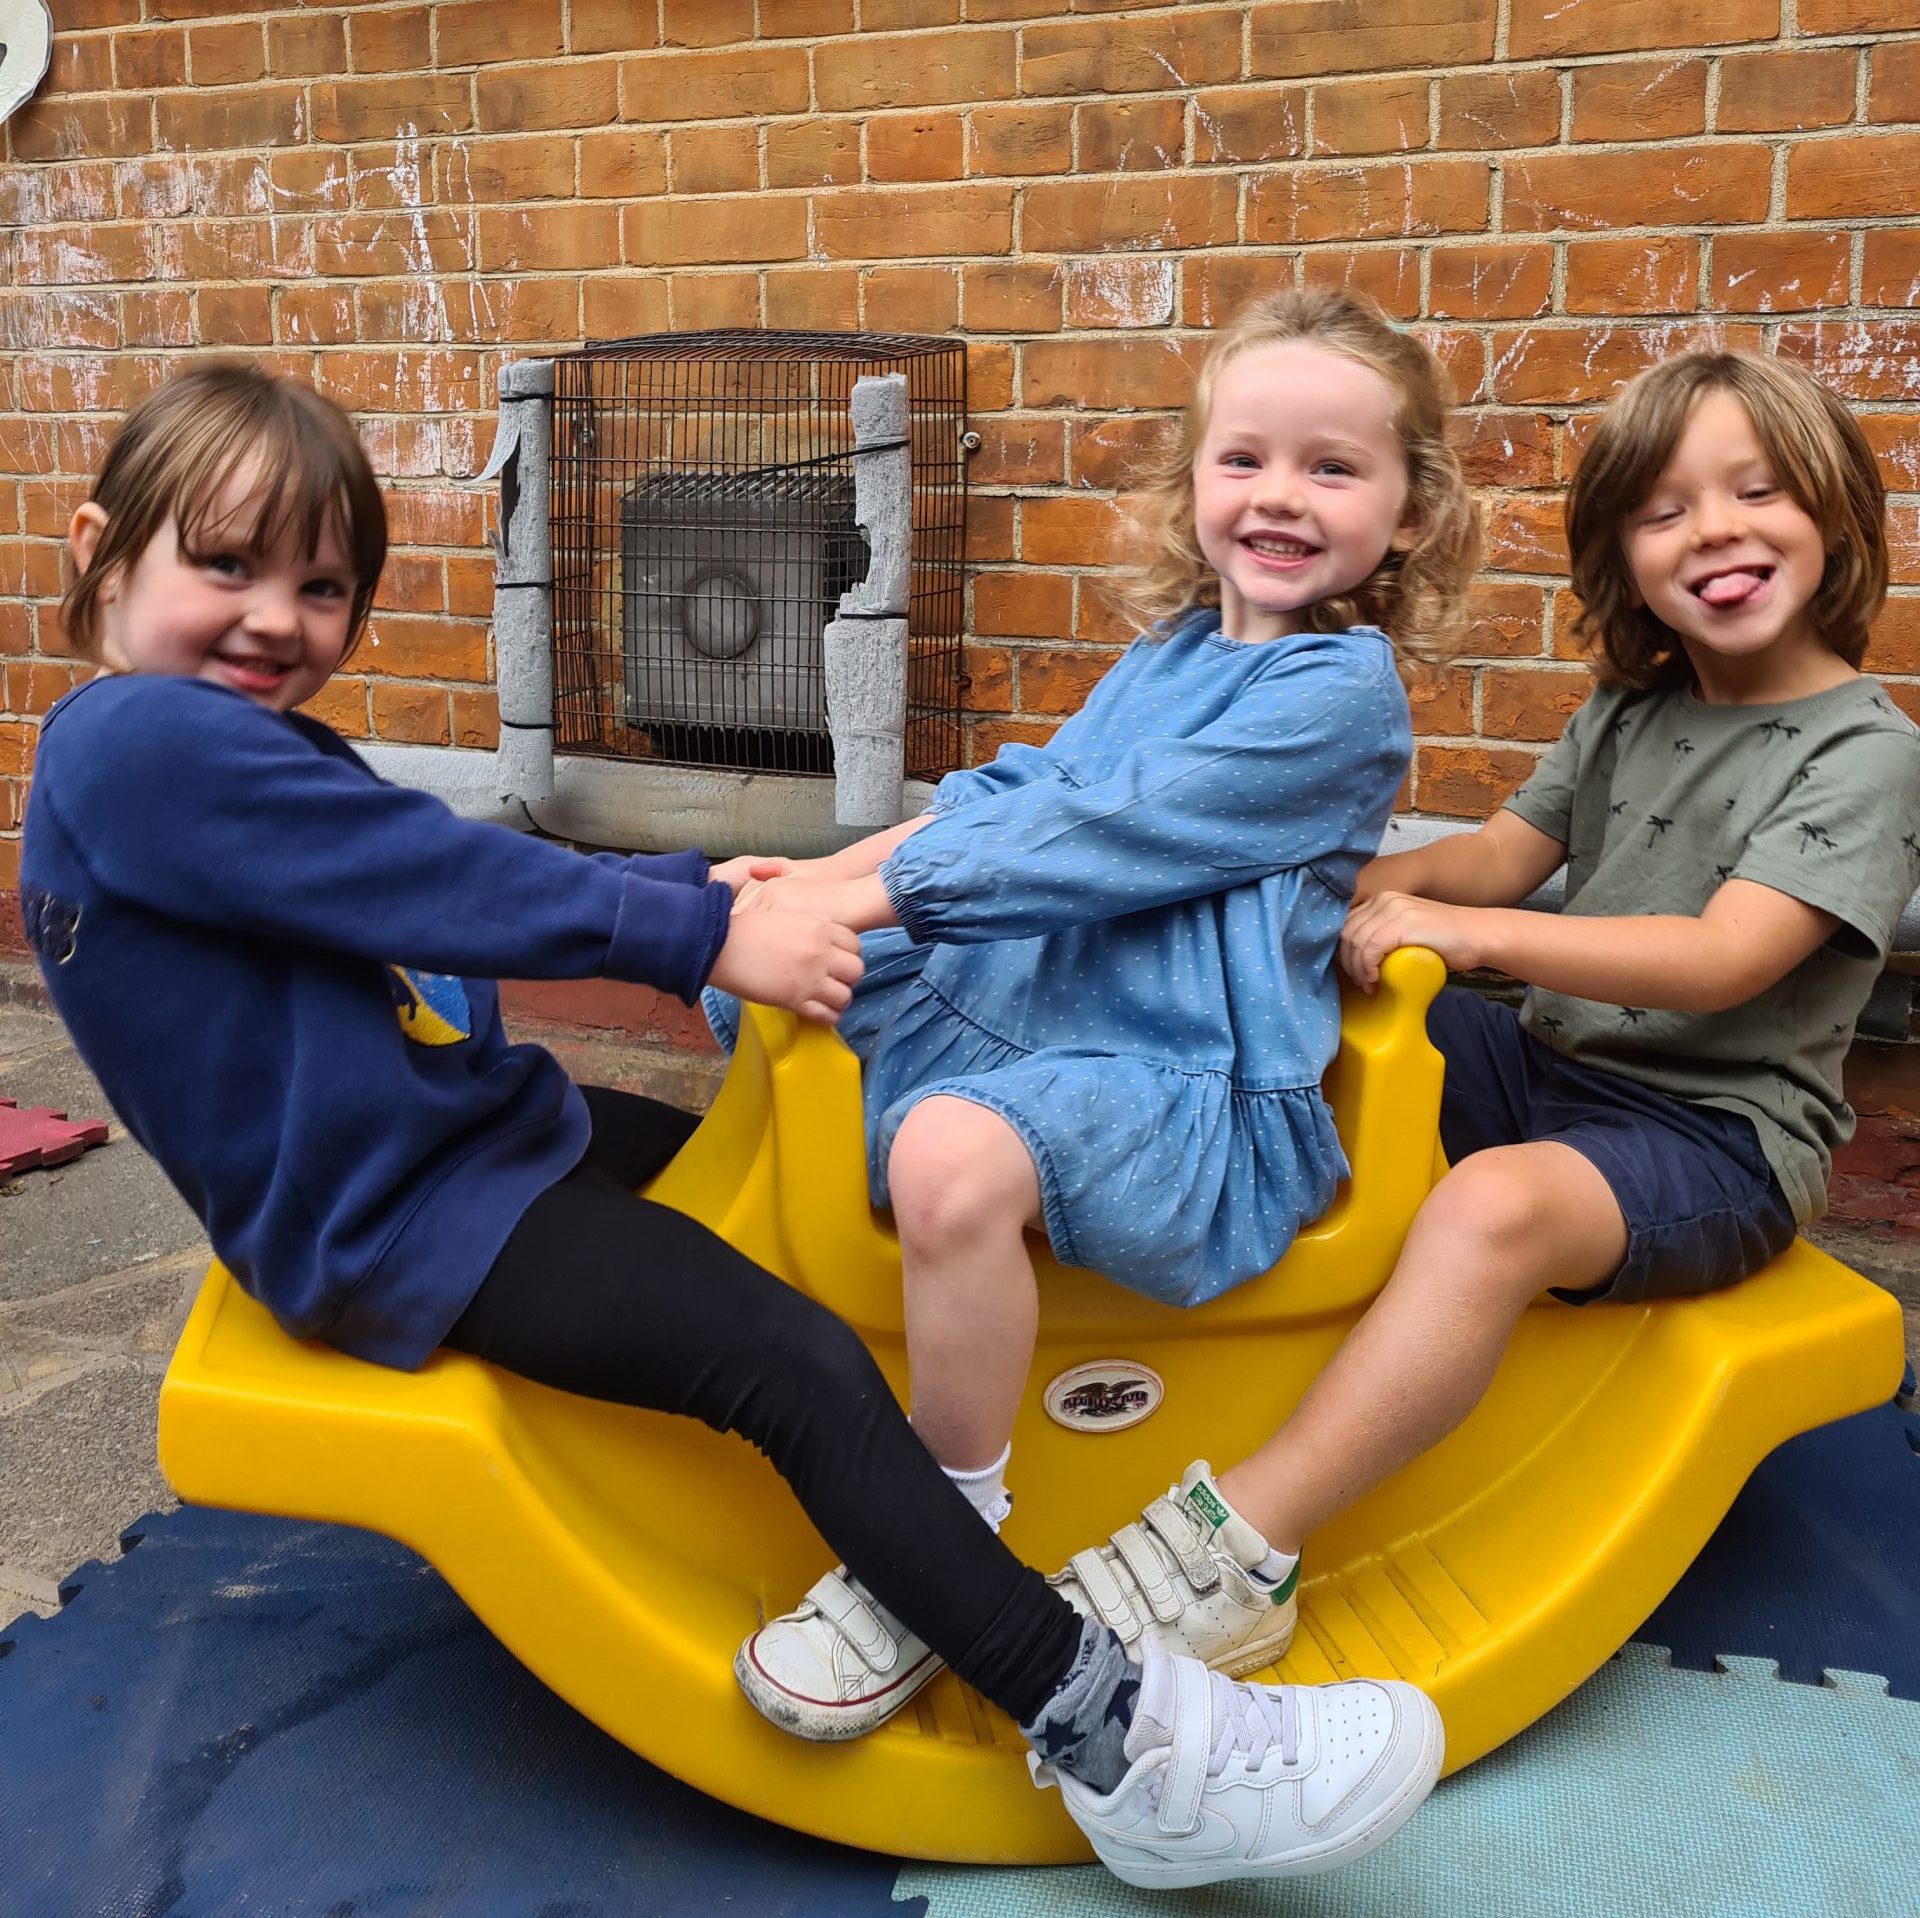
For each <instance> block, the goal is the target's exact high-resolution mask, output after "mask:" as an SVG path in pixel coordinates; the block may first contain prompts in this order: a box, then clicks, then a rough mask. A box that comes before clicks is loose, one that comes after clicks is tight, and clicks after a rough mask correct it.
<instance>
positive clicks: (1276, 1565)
mask: <svg viewBox="0 0 1920 1918" xmlns="http://www.w3.org/2000/svg"><path fill="white" fill-rule="evenodd" d="M1299 1563H1300V1554H1299V1553H1298V1552H1269V1553H1268V1554H1267V1555H1266V1557H1265V1558H1263V1559H1262V1560H1261V1561H1260V1563H1259V1564H1258V1565H1255V1566H1252V1567H1250V1568H1249V1569H1250V1570H1251V1571H1252V1573H1253V1576H1254V1577H1255V1578H1257V1579H1258V1580H1259V1581H1260V1582H1261V1584H1263V1585H1279V1584H1281V1583H1283V1582H1284V1581H1285V1579H1286V1576H1287V1574H1288V1573H1289V1572H1290V1571H1292V1570H1293V1568H1294V1567H1295V1566H1296V1565H1298V1564H1299Z"/></svg>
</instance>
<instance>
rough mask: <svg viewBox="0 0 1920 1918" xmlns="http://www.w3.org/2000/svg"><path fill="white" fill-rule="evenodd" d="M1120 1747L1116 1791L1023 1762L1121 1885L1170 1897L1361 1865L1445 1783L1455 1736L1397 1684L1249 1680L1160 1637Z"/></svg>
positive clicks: (1412, 1691) (1149, 1652)
mask: <svg viewBox="0 0 1920 1918" xmlns="http://www.w3.org/2000/svg"><path fill="white" fill-rule="evenodd" d="M1124 1750H1125V1752H1126V1756H1127V1758H1128V1759H1129V1761H1130V1763H1129V1765H1128V1768H1127V1773H1126V1776H1125V1777H1123V1778H1122V1779H1121V1780H1120V1782H1119V1784H1118V1785H1116V1786H1115V1787H1114V1788H1113V1790H1112V1791H1111V1792H1108V1793H1107V1794H1106V1795H1105V1796H1102V1795H1101V1794H1100V1793H1098V1792H1096V1791H1093V1790H1092V1789H1090V1788H1089V1787H1088V1786H1086V1785H1083V1784H1082V1783H1081V1782H1080V1781H1079V1780H1078V1779H1076V1778H1073V1777H1071V1776H1070V1775H1069V1774H1067V1773H1066V1772H1063V1771H1059V1770H1057V1769H1056V1768H1055V1767H1053V1766H1049V1765H1044V1764H1042V1763H1041V1761H1040V1759H1039V1757H1038V1756H1037V1755H1035V1756H1033V1757H1030V1758H1029V1759H1028V1761H1027V1762H1028V1764H1029V1765H1030V1766H1031V1767H1032V1769H1033V1776H1034V1779H1035V1781H1036V1782H1037V1783H1039V1784H1041V1785H1058V1786H1059V1788H1060V1795H1061V1797H1062V1798H1063V1799H1064V1800H1065V1802H1066V1807H1067V1811H1068V1813H1069V1814H1070V1815H1071V1816H1072V1819H1073V1822H1074V1823H1075V1824H1076V1825H1078V1826H1079V1827H1080V1829H1081V1830H1082V1831H1083V1832H1085V1833H1086V1835H1087V1837H1088V1839H1089V1841H1090V1842H1091V1843H1092V1845H1093V1848H1094V1850H1095V1851H1096V1852H1097V1853H1098V1854H1099V1856H1100V1862H1101V1863H1102V1864H1103V1865H1105V1866H1106V1867H1107V1869H1108V1870H1109V1871H1110V1872H1112V1873H1113V1874H1114V1876H1115V1877H1116V1878H1122V1879H1125V1881H1126V1882H1127V1883H1128V1884H1130V1885H1139V1886H1142V1887H1143V1888H1145V1889H1146V1890H1149V1891H1162V1890H1172V1889H1175V1888H1177V1887H1180V1886H1183V1885H1211V1884H1217V1883H1219V1882H1220V1881H1222V1880H1223V1879H1229V1878H1304V1877H1307V1876H1309V1875H1310V1874H1312V1873H1314V1872H1320V1871H1332V1870H1333V1869H1334V1868H1335V1867H1336V1866H1339V1865H1346V1864H1351V1863H1352V1862H1353V1861H1354V1860H1355V1859H1356V1858H1361V1857H1364V1856H1365V1855H1366V1854H1367V1853H1368V1852H1370V1851H1372V1850H1373V1849H1374V1847H1375V1846H1377V1845H1382V1844H1384V1843H1385V1842H1386V1841H1387V1840H1388V1839H1389V1838H1391V1837H1392V1836H1393V1834H1394V1833H1395V1832H1396V1831H1398V1830H1399V1829H1400V1827H1401V1826H1402V1825H1404V1824H1405V1823H1406V1822H1407V1820H1408V1819H1409V1818H1411V1817H1412V1816H1413V1814H1414V1812H1415V1811H1416V1810H1417V1809H1418V1808H1419V1806H1420V1803H1421V1801H1422V1800H1423V1799H1424V1798H1425V1797H1426V1795H1427V1793H1428V1792H1430V1791H1431V1790H1432V1789H1433V1784H1434V1780H1435V1779H1437V1778H1438V1777H1439V1776H1440V1761H1441V1757H1442V1754H1443V1752H1444V1750H1445V1738H1444V1734H1443V1733H1442V1730H1441V1726H1440V1714H1439V1712H1437V1711H1436V1710H1435V1709H1434V1705H1433V1701H1432V1700H1431V1699H1430V1698H1428V1697H1427V1695H1426V1694H1425V1693H1424V1692H1422V1691H1419V1690H1417V1689H1416V1688H1415V1687H1414V1686H1412V1685H1406V1684H1402V1683H1401V1682H1399V1681H1398V1680H1391V1681H1387V1682H1382V1683H1376V1682H1374V1681H1372V1680H1369V1679H1350V1680H1348V1681H1346V1682H1345V1683H1342V1684H1337V1685H1248V1684H1237V1683H1235V1682H1234V1681H1233V1680H1231V1679H1229V1678H1225V1677H1223V1676H1222V1675H1221V1674H1219V1673H1217V1672H1209V1671H1208V1670H1207V1669H1206V1667H1205V1666H1203V1665H1201V1664H1200V1663H1199V1661H1198V1660H1196V1659H1191V1658H1170V1657H1168V1656H1167V1655H1166V1654H1165V1653H1164V1652H1162V1651H1160V1650H1159V1649H1158V1648H1157V1647H1156V1646H1153V1645H1151V1644H1149V1645H1148V1646H1147V1647H1146V1650H1145V1658H1144V1662H1143V1666H1142V1673H1141V1682H1140V1698H1139V1703H1138V1706H1137V1708H1136V1710H1135V1713H1134V1720H1133V1724H1132V1725H1131V1726H1130V1727H1129V1728H1128V1731H1127V1737H1126V1743H1125V1746H1124Z"/></svg>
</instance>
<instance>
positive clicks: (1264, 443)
mask: <svg viewBox="0 0 1920 1918" xmlns="http://www.w3.org/2000/svg"><path fill="white" fill-rule="evenodd" d="M1393 413H1394V395H1393V390H1392V388H1391V387H1389V386H1388V384H1387V382H1386V381H1385V380H1384V379H1383V378H1381V376H1380V375H1379V374H1378V373H1376V372H1375V371H1374V370H1373V369H1372V368H1371V367H1369V366H1363V365H1362V364H1361V363H1360V362H1359V361H1357V360H1352V359H1349V358H1347V356H1346V355H1345V354H1342V353H1333V352H1329V351H1328V350H1327V349H1326V348H1325V347H1321V346H1316V345H1314V344H1312V343H1311V342H1310V341H1306V340H1288V341H1285V342H1283V343H1281V344H1279V345H1274V346H1261V347H1253V348H1250V349H1249V350H1248V351H1246V352H1244V353H1241V354H1239V355H1238V356H1237V357H1236V358H1234V359H1232V360H1229V361H1228V362H1227V364H1226V365H1225V366H1224V367H1223V368H1221V370H1220V374H1219V377H1218V378H1217V379H1216V380H1215V382H1214V386H1213V394H1212V404H1211V407H1210V408H1209V411H1208V414H1207V430H1206V433H1205V434H1204V436H1203V437H1202V439H1201V442H1200V449H1199V452H1198V453H1197V454H1196V455H1195V458H1194V463H1193V516H1194V527H1195V531H1196V532H1197V534H1198V537H1199V542H1200V551H1201V553H1202V554H1203V555H1204V557H1205V559H1206V562H1207V564H1208V565H1209V566H1211V567H1212V568H1213V570H1214V571H1215V572H1216V573H1217V574H1218V575H1219V577H1220V615H1221V618H1220V624H1221V630H1222V632H1224V633H1225V634H1226V635H1227V637H1228V638H1230V639H1239V640H1263V639H1277V638H1279V637H1281V636H1282V635H1284V634H1287V633H1297V632H1300V631H1302V630H1303V629H1304V628H1305V626H1306V624H1307V614H1308V613H1309V612H1310V611H1311V609H1312V608H1313V607H1315V606H1317V605H1318V604H1319V603H1320V602H1321V601H1322V600H1327V599H1336V598H1338V597H1340V596H1341V595H1342V594H1346V593H1350V592H1352V591H1353V590H1354V589H1355V588H1356V587H1358V586H1360V585H1361V584H1362V583H1363V582H1365V581H1366V580H1367V579H1369V578H1370V577H1371V576H1372V574H1373V572H1374V570H1375V569H1376V568H1377V567H1378V566H1379V564H1380V562H1381V560H1382V559H1384V558H1385V557H1386V555H1387V553H1388V551H1389V550H1390V549H1391V548H1393V547H1394V546H1396V545H1401V544H1404V543H1405V537H1404V528H1403V521H1404V519H1405V516H1406V510H1407V497H1408V485H1407V462H1406V457H1405V455H1404V454H1403V453H1402V451H1401V447H1400V440H1399V435H1398V434H1397V433H1396V432H1395V430H1394V424H1393Z"/></svg>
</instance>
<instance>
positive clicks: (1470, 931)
mask: <svg viewBox="0 0 1920 1918" xmlns="http://www.w3.org/2000/svg"><path fill="white" fill-rule="evenodd" d="M1528 830H1531V828H1528ZM1476 836H1477V835H1476ZM1422 850H1425V849H1424V848H1423V849H1422ZM1379 863H1382V864H1384V863H1385V862H1384V861H1383V862H1379ZM1528 890H1529V891H1531V890H1532V888H1531V887H1529V888H1528ZM1839 923H1840V921H1839V919H1838V918H1837V917H1836V916H1835V915H1834V914H1832V913H1828V912H1821V911H1819V910H1818V909H1817V908H1815V907H1813V906H1809V905H1807V904H1805V903H1804V902H1802V901H1801V900H1798V899H1795V898H1792V897H1791V896H1789V895H1788V894H1786V893H1784V892H1776V891H1774V889H1773V888H1772V887H1771V886H1763V885H1759V884H1757V883H1756V882H1755V881H1753V880H1750V879H1729V880H1728V881H1727V882H1726V884H1724V885H1723V886H1721V887H1720V888H1719V889H1718V891H1716V892H1715V893H1714V895H1713V897H1712V898H1711V899H1709V900H1708V901H1707V903H1706V906H1705V908H1704V909H1703V910H1702V911H1701V912H1700V914H1699V916H1698V917H1696V918H1688V917H1686V916H1684V915H1681V914H1673V913H1659V914H1647V915H1644V916H1641V915H1635V916H1632V917H1629V918H1620V919H1591V918H1585V917H1583V916H1581V915H1580V914H1578V913H1545V912H1526V911H1522V910H1516V909H1512V908H1507V907H1500V906H1471V905H1455V904H1449V903H1446V902H1444V901H1442V900H1438V899H1432V898H1426V899H1420V898H1415V897H1413V896H1412V895H1411V894H1409V893H1404V892H1376V893H1374V895H1373V896H1372V897H1371V898H1369V899H1368V900H1367V901H1366V902H1365V903H1364V904H1362V905H1359V906H1356V907H1355V908H1354V910H1353V912H1352V914H1351V915H1350V916H1349V917H1348V920H1347V924H1346V930H1345V931H1344V932H1342V933H1341V935H1340V958H1341V963H1342V964H1343V965H1344V966H1345V967H1346V969H1347V971H1348V972H1349V973H1350V974H1351V975H1352V976H1353V978H1354V979H1355V980H1356V981H1357V982H1358V983H1359V984H1360V985H1361V986H1362V987H1364V988H1365V989H1366V990H1367V991H1369V992H1371V991H1372V990H1373V988H1374V986H1375V985H1376V984H1377V983H1378V981H1379V977H1380V962H1381V961H1382V960H1383V959H1384V958H1385V957H1386V956H1387V954H1388V953H1390V952H1392V951H1393V950H1394V949H1395V948H1396V947H1399V946H1431V947H1432V948H1433V950H1434V951H1435V952H1437V953H1439V955H1440V957H1441V958H1442V959H1444V960H1445V961H1446V962H1447V964H1448V965H1449V966H1451V967H1452V968H1453V969H1454V970H1456V971H1461V972H1468V971H1472V970H1473V969H1474V968H1475V967H1477V966H1491V967H1493V968H1494V969H1496V970H1497V971H1500V972H1504V973H1507V974H1508V975H1509V976H1511V977H1512V978H1515V979H1519V980H1522V981H1524V982H1525V983H1526V984H1527V985H1530V986H1540V987H1542V988H1543V989H1544V990H1546V991H1548V992H1561V993H1566V994H1568V995H1569V996H1570V997H1573V998H1577V999H1598V1000H1601V1001H1602V1002H1604V1003H1606V1004H1608V1005H1620V1006H1643V1007H1646V1008H1648V1009H1650V1010H1651V1009H1663V1010H1669V1011H1675V1012H1724V1011H1726V1010H1728V1008H1730V1007H1732V1006H1737V1005H1740V1004H1742V1003H1743V1002H1745V1001H1746V1000H1748V999H1751V998H1752V997H1753V996H1754V995H1755V994H1756V993H1759V992H1764V991H1765V990H1766V988H1767V987H1768V986H1770V985H1772V984H1773V983H1774V982H1775V981H1776V980H1779V979H1781V978H1784V977H1785V976H1786V974H1787V973H1789V972H1791V971H1792V970H1793V968H1794V967H1795V966H1797V965H1798V964H1799V963H1800V961H1801V960H1803V959H1804V958H1806V957H1807V955H1808V954H1809V953H1811V952H1814V951H1815V950H1817V949H1818V948H1819V947H1820V946H1821V945H1823V944H1824V943H1825V942H1826V941H1827V940H1828V939H1829V938H1830V937H1831V936H1832V934H1833V931H1834V928H1835V927H1836V926H1838V925H1839Z"/></svg>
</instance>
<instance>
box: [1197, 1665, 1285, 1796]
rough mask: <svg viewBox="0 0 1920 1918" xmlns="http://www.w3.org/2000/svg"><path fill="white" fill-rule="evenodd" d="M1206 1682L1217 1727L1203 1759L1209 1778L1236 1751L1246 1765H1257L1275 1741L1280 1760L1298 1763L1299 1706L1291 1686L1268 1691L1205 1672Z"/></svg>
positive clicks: (1259, 1686) (1218, 1773)
mask: <svg viewBox="0 0 1920 1918" xmlns="http://www.w3.org/2000/svg"><path fill="white" fill-rule="evenodd" d="M1207 1683H1208V1686H1209V1687H1210V1689H1211V1690H1212V1692H1213V1709H1214V1722H1215V1724H1216V1725H1218V1727H1219V1731H1218V1732H1217V1734H1216V1735H1215V1737H1214V1741H1213V1751H1212V1753H1211V1754H1210V1755H1209V1757H1208V1759H1207V1776H1208V1777H1209V1778H1218V1777H1219V1776H1220V1773H1221V1771H1222V1769H1223V1768H1224V1767H1225V1765H1226V1762H1227V1760H1228V1758H1229V1757H1230V1756H1231V1755H1232V1754H1233V1753H1234V1752H1236V1751H1239V1752H1244V1753H1245V1754H1246V1758H1247V1762H1248V1763H1249V1764H1250V1765H1257V1764H1259V1762H1260V1761H1261V1759H1263V1758H1264V1757H1266V1755H1267V1750H1268V1747H1269V1746H1271V1745H1272V1744H1274V1743H1275V1741H1276V1740H1277V1741H1278V1743H1279V1746H1280V1761H1281V1763H1282V1764H1285V1765H1292V1764H1295V1763H1297V1762H1298V1760H1299V1757H1300V1706H1299V1703H1298V1701H1297V1700H1296V1699H1295V1697H1294V1692H1293V1687H1292V1686H1291V1685H1282V1686H1280V1687H1279V1688H1278V1689H1277V1690H1274V1691H1269V1690H1267V1688H1266V1687H1265V1686H1261V1685H1236V1684H1235V1683H1234V1682H1233V1681H1232V1680H1231V1679H1229V1678H1226V1677H1224V1676H1222V1674H1220V1673H1219V1672H1209V1673H1208V1674H1207Z"/></svg>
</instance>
